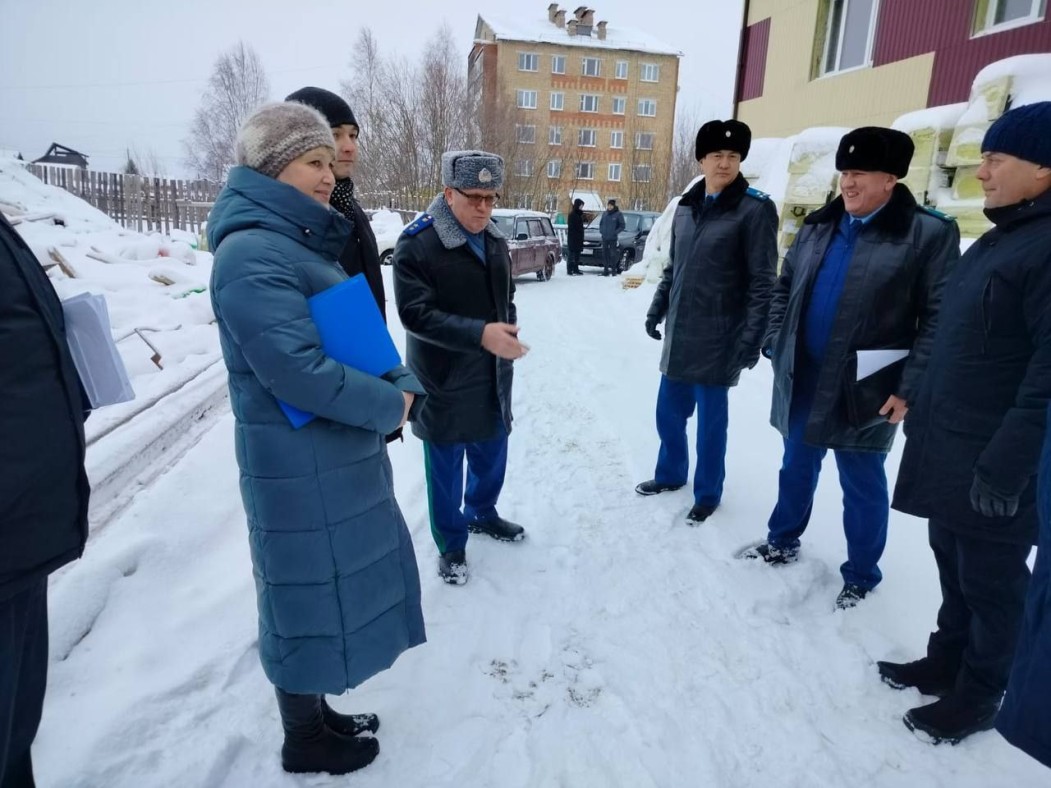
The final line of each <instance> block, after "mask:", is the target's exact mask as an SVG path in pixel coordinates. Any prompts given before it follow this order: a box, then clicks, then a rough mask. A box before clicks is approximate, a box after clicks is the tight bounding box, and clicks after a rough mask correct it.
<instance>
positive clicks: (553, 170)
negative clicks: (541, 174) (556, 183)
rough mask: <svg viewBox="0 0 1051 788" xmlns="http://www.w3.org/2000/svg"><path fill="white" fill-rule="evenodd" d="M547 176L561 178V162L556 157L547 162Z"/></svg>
mask: <svg viewBox="0 0 1051 788" xmlns="http://www.w3.org/2000/svg"><path fill="white" fill-rule="evenodd" d="M547 177H548V178H561V177H562V162H561V161H560V160H558V159H552V160H551V161H549V162H548V163H547Z"/></svg>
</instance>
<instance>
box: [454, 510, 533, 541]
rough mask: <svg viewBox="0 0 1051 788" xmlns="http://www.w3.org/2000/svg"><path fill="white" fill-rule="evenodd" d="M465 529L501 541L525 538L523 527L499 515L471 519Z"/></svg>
mask: <svg viewBox="0 0 1051 788" xmlns="http://www.w3.org/2000/svg"><path fill="white" fill-rule="evenodd" d="M467 530H468V531H470V532H471V533H472V534H487V535H489V536H491V537H493V539H497V540H498V541H501V542H521V541H522V540H523V539H525V528H523V527H522V526H520V525H519V524H518V523H512V522H511V521H510V520H505V519H504V518H503V517H500V516H499V515H493V516H492V517H485V518H481V517H479V518H478V519H475V520H471V521H470V522H469V523H467Z"/></svg>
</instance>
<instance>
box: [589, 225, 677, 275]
mask: <svg viewBox="0 0 1051 788" xmlns="http://www.w3.org/2000/svg"><path fill="white" fill-rule="evenodd" d="M621 214H622V215H623V216H624V231H623V232H622V233H621V234H620V236H619V237H618V238H617V252H618V254H619V255H620V268H621V270H624V269H625V268H627V267H628V266H629V265H631V264H632V263H634V262H635V261H636V260H638V259H640V258H641V257H642V250H643V248H644V247H645V246H646V238H648V237H649V234H650V230H652V229H653V223H654V222H655V221H656V220H657V217H658V216H660V214H659V213H657V212H656V211H621ZM601 221H602V214H601V213H600V214H598V216H596V217H595V218H594V219H592V220H591V223H590V224H589V225H588V226H587V227H585V228H584V248H583V249H581V250H580V264H581V265H597V266H601V265H602V236H601V235H600V234H599V230H598V227H599V222H601Z"/></svg>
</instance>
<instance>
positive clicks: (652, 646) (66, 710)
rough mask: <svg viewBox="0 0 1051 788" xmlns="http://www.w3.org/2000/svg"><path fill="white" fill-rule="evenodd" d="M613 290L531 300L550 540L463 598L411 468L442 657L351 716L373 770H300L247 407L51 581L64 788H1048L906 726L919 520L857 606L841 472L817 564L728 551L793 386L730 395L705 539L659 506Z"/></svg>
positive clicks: (364, 691)
mask: <svg viewBox="0 0 1051 788" xmlns="http://www.w3.org/2000/svg"><path fill="white" fill-rule="evenodd" d="M591 270H593V269H590V270H589V274H588V275H587V276H584V277H580V278H573V279H570V278H567V277H565V276H564V271H563V270H562V269H561V267H560V268H559V271H558V274H557V275H556V277H555V279H554V280H552V281H551V282H549V283H539V282H536V281H532V280H528V279H522V280H519V283H518V284H519V291H518V292H519V296H518V302H519V318H520V322H521V323H522V326H523V328H522V332H523V333H522V336H523V339H524V340H525V341H526V342H527V343H529V344H531V345H532V348H533V352H532V353H531V354H530V355H529V356H528V357H527V358H526V359H524V360H523V361H522V362H521V363H520V364H519V365H518V368H517V371H516V376H517V378H516V389H515V392H516V397H515V399H516V405H515V411H516V418H517V421H516V429H515V432H514V434H513V435H512V438H511V459H510V469H509V476H508V484H507V487H506V488H505V493H504V496H503V498H502V500H501V511H502V513H503V514H505V516H508V517H510V518H511V519H514V520H517V521H519V522H522V523H523V524H524V525H525V526H526V527H527V529H528V531H529V538H528V539H527V540H526V541H525V542H523V543H521V544H515V545H506V544H498V543H496V542H492V541H491V540H487V539H484V538H479V537H474V538H472V541H471V543H470V545H469V547H468V556H469V560H470V562H471V570H472V577H471V581H470V583H469V584H468V585H467V586H465V587H463V588H452V587H447V586H444V585H443V584H441V583H440V582H439V580H438V578H437V577H436V575H435V572H434V561H435V551H434V547H433V543H432V541H431V538H430V535H429V532H428V530H427V525H426V503H425V500H426V497H425V494H424V483H423V477H422V453H421V450H420V446H419V444H418V443H417V442H416V441H415V440H414V439H411V438H410V439H408V440H406V442H405V443H404V444H399V445H395V446H393V447H392V452H391V454H392V460H393V462H394V466H395V474H396V479H397V492H398V498H399V500H400V502H401V504H402V508H403V510H404V512H405V515H406V518H407V520H408V521H409V523H410V527H411V528H412V530H413V538H414V541H415V544H416V550H417V556H418V558H419V561H420V569H421V577H422V582H423V593H424V607H425V613H426V618H427V628H428V635H429V642H428V644H426V645H425V646H423V647H421V648H418V649H415V650H413V651H412V652H410V653H408V654H406V655H404V656H403V657H402V658H401V659H400V660H399V661H398V662H397V663H396V664H395V666H394V667H393V669H392V670H390V671H388V672H386V673H384V674H381V675H379V676H377V677H375V678H374V679H372V680H370V681H369V682H367V683H366V684H365V685H364V686H363V687H361V688H359V689H358V690H356V691H355V692H353V693H350V694H349V695H348V696H347V697H344V698H338V699H335V701H334V704H335V705H337V706H339V707H340V708H342V709H354V710H369V711H376V712H378V713H379V714H380V715H381V717H382V719H383V725H382V728H381V730H380V739H381V743H382V751H381V754H380V757H379V759H378V760H377V761H376V763H375V764H373V765H372V766H370V767H369V768H368V769H366V770H364V771H362V772H360V773H358V774H356V775H353V776H351V777H349V778H344V779H335V778H323V777H303V778H293V777H291V776H288V775H285V774H284V773H283V772H281V770H280V765H279V761H278V755H277V752H278V749H279V746H280V740H281V734H280V728H279V723H278V719H277V711H276V708H275V704H274V701H273V697H272V694H271V690H270V687H269V685H268V683H267V682H266V680H265V678H264V677H263V675H262V671H261V669H260V667H259V662H258V658H257V654H256V650H255V627H256V623H255V621H256V619H255V601H254V591H253V587H252V581H251V571H250V564H249V559H248V550H247V542H246V539H245V527H244V523H243V514H242V511H241V505H240V499H239V497H238V493H237V482H236V477H237V473H236V467H235V465H234V461H233V451H232V431H231V430H232V419H231V417H230V416H229V415H228V414H227V415H225V416H223V417H222V418H220V419H219V421H218V422H217V423H216V425H215V426H214V427H213V428H212V429H210V430H209V431H208V432H207V434H206V435H205V436H204V438H203V439H202V440H201V442H200V443H199V444H198V445H196V446H195V447H194V448H192V449H191V450H190V451H189V452H188V453H187V454H186V455H185V457H183V458H182V459H181V460H180V461H179V462H178V463H177V464H176V465H175V466H174V467H173V468H171V469H170V470H169V471H168V473H166V474H165V475H163V476H161V477H160V478H159V479H158V480H157V481H155V482H154V483H153V484H152V485H151V486H150V487H149V488H148V489H147V490H146V491H144V492H142V493H140V494H139V495H138V496H137V497H136V498H135V500H134V501H133V502H132V503H131V505H130V506H128V508H127V509H126V510H125V511H123V512H122V513H121V514H120V515H119V516H118V517H117V518H116V519H114V520H113V521H112V522H111V523H110V525H109V526H108V527H107V528H106V529H105V530H104V531H102V532H100V533H99V534H97V536H96V537H95V538H93V539H92V542H91V544H89V549H88V552H87V553H86V557H85V559H84V560H82V561H81V562H80V563H79V564H77V565H75V566H73V567H71V568H70V569H69V570H67V571H64V572H62V573H60V574H59V575H58V576H57V577H56V578H55V580H54V582H53V583H52V599H51V609H52V666H51V683H50V687H49V694H48V699H47V705H46V708H45V718H44V723H43V726H42V728H41V732H40V736H39V738H38V743H37V747H36V750H35V753H34V754H35V758H36V760H37V762H38V772H39V778H40V783H41V785H47V786H63V787H67V786H83V787H88V786H90V787H91V788H96V787H98V788H118V787H122V786H127V787H128V788H131V787H132V786H134V787H135V788H145V787H149V786H202V788H218V787H219V786H253V788H254V787H256V786H259V787H263V788H268V787H269V786H294V785H302V786H330V785H332V786H334V785H360V786H399V787H405V788H409V787H411V786H457V787H458V788H463V787H465V786H469V787H472V788H473V787H474V786H494V787H499V788H505V787H507V788H520V787H521V788H525V787H526V786H530V787H532V786H573V787H574V788H576V787H577V786H596V787H599V786H622V785H623V786H632V788H648V787H649V786H662V787H663V786H715V787H718V788H721V787H722V786H728V787H731V788H736V787H738V786H740V787H742V788H743V787H745V786H764V787H765V786H785V787H788V786H808V787H817V786H822V787H823V786H828V787H829V788H832V787H835V786H850V785H863V786H872V787H873V788H882V787H883V786H902V787H903V788H904V786H940V785H945V786H949V785H951V786H954V788H955V787H956V786H964V787H966V788H969V787H973V788H979V787H981V788H988V787H990V786H991V787H993V788H995V787H996V786H1019V785H1024V786H1041V785H1051V777H1049V775H1048V773H1047V772H1046V770H1043V769H1042V768H1041V767H1039V766H1038V765H1036V764H1035V762H1033V761H1030V760H1029V759H1028V758H1026V757H1025V756H1024V755H1022V754H1020V753H1018V752H1017V751H1015V750H1013V749H1012V748H1011V747H1009V746H1008V745H1007V744H1006V743H1004V742H1003V741H1002V740H1001V739H1000V738H999V737H998V736H997V735H995V734H983V735H979V736H975V737H973V738H972V739H971V740H969V741H967V742H965V743H963V744H962V745H960V746H958V747H956V748H948V747H941V748H932V747H930V746H928V745H926V744H923V743H921V742H920V741H918V740H917V739H916V738H914V737H913V736H912V734H910V733H909V732H908V731H906V729H905V728H904V727H903V726H902V724H901V722H900V717H901V714H902V713H903V712H904V711H905V710H906V709H907V708H909V707H910V706H913V705H917V704H918V703H920V702H921V698H920V696H919V695H918V694H916V693H913V692H904V693H898V692H894V691H893V690H890V689H889V688H886V687H884V686H883V685H881V684H880V683H879V681H878V679H877V676H876V671H875V666H874V660H876V659H880V658H884V657H887V658H892V659H893V658H901V659H907V658H914V657H915V656H917V655H919V654H920V652H921V649H922V647H923V646H924V644H925V642H926V634H927V632H928V629H929V627H930V626H932V624H933V620H934V613H935V610H936V605H937V598H938V591H937V580H936V576H935V574H934V563H933V560H932V559H931V558H930V556H929V550H928V549H927V547H926V543H925V529H924V527H923V524H922V523H920V522H919V521H916V520H913V519H911V518H906V517H903V516H900V515H895V516H894V518H893V519H892V525H891V540H890V545H889V547H888V551H887V555H886V557H885V559H884V562H883V569H884V575H885V578H886V579H885V581H884V584H883V586H882V587H881V588H880V589H879V591H878V592H877V593H876V594H874V595H873V596H871V597H870V598H869V599H868V600H866V601H865V602H864V603H863V604H862V605H861V606H860V607H859V608H857V609H856V610H853V611H850V612H847V613H833V612H832V602H833V599H834V597H835V594H836V593H837V591H838V590H839V587H840V585H841V582H840V579H839V573H838V565H839V563H840V562H841V561H842V560H843V558H844V554H845V547H844V545H843V536H842V530H841V527H840V525H839V506H840V503H839V500H840V494H839V490H838V483H837V480H836V476H835V468H834V465H833V464H832V463H831V462H829V463H828V464H827V465H826V476H825V477H824V478H823V480H822V485H821V488H820V489H819V493H818V495H819V500H818V502H817V504H816V506H815V516H814V520H813V522H812V525H811V531H810V532H808V535H807V538H806V541H805V543H804V549H805V553H804V558H803V560H802V561H800V563H798V564H796V565H794V566H791V567H786V568H783V569H780V570H771V569H769V568H767V567H764V566H757V565H754V564H742V563H741V562H739V561H736V560H734V559H733V558H732V556H733V554H734V552H735V551H736V550H737V549H738V548H740V547H741V546H742V545H744V544H745V543H748V542H750V541H754V540H756V539H758V538H760V537H761V536H762V535H763V532H764V525H765V521H766V518H767V516H768V514H769V510H770V507H771V506H772V504H773V500H774V497H775V484H776V478H777V468H778V466H779V463H780V439H779V437H778V436H777V435H776V433H775V432H774V431H773V430H772V429H771V428H770V427H769V426H768V425H767V411H768V407H769V391H770V383H771V380H770V372H769V367H768V366H766V365H765V364H764V365H761V366H760V367H758V368H757V369H756V370H755V371H753V372H751V373H748V374H746V376H745V380H744V381H743V383H742V385H741V386H740V387H739V388H737V389H735V390H734V391H733V392H732V394H731V417H730V418H731V434H730V452H729V462H728V476H727V491H726V496H725V498H724V502H723V506H722V508H721V509H720V510H719V511H718V512H717V513H716V515H715V516H714V517H713V518H712V519H711V520H710V521H709V522H708V523H707V524H705V525H703V526H701V527H699V528H690V527H688V526H686V525H685V523H684V521H683V518H684V515H685V512H686V510H687V509H688V507H689V505H690V502H691V501H690V498H691V496H690V494H689V492H688V491H686V490H682V491H679V492H676V493H672V494H668V495H662V496H658V497H655V498H649V499H642V498H639V497H638V496H636V495H635V494H634V492H633V487H634V485H635V483H637V482H638V481H640V480H642V479H645V478H649V476H650V475H651V472H652V465H653V459H654V457H655V453H656V447H657V439H656V436H655V434H654V428H653V403H654V399H655V396H656V388H657V382H658V373H657V369H656V368H657V361H658V357H659V349H660V348H659V344H658V343H656V342H654V341H652V340H650V339H649V338H648V337H646V336H645V334H644V332H643V331H642V322H643V315H644V313H645V309H646V306H647V304H648V301H649V298H650V295H651V293H652V288H650V287H648V286H644V287H643V288H640V289H639V290H637V291H628V292H625V291H622V290H621V289H620V287H619V281H610V280H608V279H601V278H597V277H595V275H594V274H593V273H591V272H590V271H591ZM388 273H389V272H388ZM390 311H391V313H392V317H393V306H392V307H391V310H390ZM394 322H395V323H396V319H395V320H394ZM396 339H398V341H399V342H400V341H401V340H400V337H396ZM888 467H889V468H890V471H891V473H894V472H896V468H897V455H896V454H895V455H894V456H893V457H892V460H891V462H890V463H889V464H888Z"/></svg>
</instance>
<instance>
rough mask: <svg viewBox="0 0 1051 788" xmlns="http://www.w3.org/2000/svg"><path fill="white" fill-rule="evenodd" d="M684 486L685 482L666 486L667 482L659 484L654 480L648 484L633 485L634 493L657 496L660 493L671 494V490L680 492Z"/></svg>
mask: <svg viewBox="0 0 1051 788" xmlns="http://www.w3.org/2000/svg"><path fill="white" fill-rule="evenodd" d="M685 486H686V482H683V483H682V484H668V483H667V482H659V481H657V480H656V479H650V480H649V481H648V482H640V483H639V484H636V485H635V492H637V493H638V494H639V495H659V494H660V493H662V492H671V491H672V490H680V489H682V488H683V487H685Z"/></svg>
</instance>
